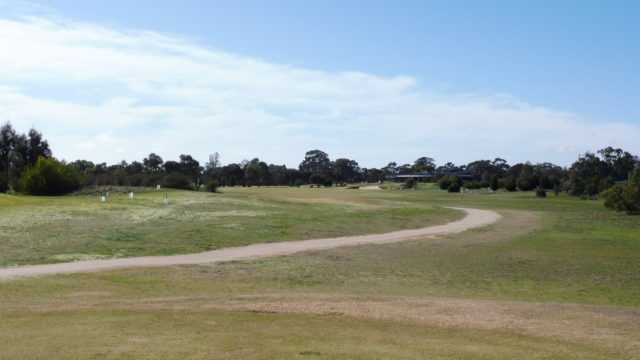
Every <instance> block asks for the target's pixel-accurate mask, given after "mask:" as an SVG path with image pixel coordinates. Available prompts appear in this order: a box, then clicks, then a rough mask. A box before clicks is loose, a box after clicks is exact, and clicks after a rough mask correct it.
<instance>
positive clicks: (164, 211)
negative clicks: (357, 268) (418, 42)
mask: <svg viewBox="0 0 640 360" xmlns="http://www.w3.org/2000/svg"><path fill="white" fill-rule="evenodd" d="M266 193H268V194H270V195H269V196H263V195H262V194H261V193H260V192H259V190H258V191H256V190H244V191H243V190H242V189H229V190H225V193H224V194H211V193H196V192H191V191H162V192H154V191H150V192H149V191H147V192H144V193H139V194H136V197H135V199H133V200H130V199H129V198H128V196H127V195H126V194H118V195H112V196H109V200H108V201H107V202H106V203H101V202H99V200H98V199H99V198H98V197H97V196H72V197H27V196H7V195H0V266H2V265H4V266H11V265H23V264H38V263H54V262H63V261H73V260H80V259H91V258H109V257H131V256H143V255H167V254H179V253H193V252H200V251H207V250H215V249H219V248H224V247H232V246H242V245H247V244H253V243H262V242H277V241H292V240H306V239H313V238H322V237H334V236H342V235H355V234H365V233H381V232H387V231H392V230H398V229H408V228H419V227H424V226H428V225H432V224H438V223H445V222H448V221H451V220H454V219H456V218H459V217H461V215H462V214H461V213H460V212H458V211H454V210H449V209H443V208H439V207H433V206H430V205H428V204H421V205H418V206H410V207H406V206H403V203H402V202H398V201H387V200H384V199H378V200H369V199H359V200H358V198H357V197H356V198H354V197H350V196H348V194H346V193H347V192H346V191H345V190H343V189H335V188H334V189H290V188H282V189H270V190H267V191H266ZM165 194H167V195H168V196H169V199H170V204H169V205H168V206H165V205H163V204H162V198H163V197H164V195H165Z"/></svg>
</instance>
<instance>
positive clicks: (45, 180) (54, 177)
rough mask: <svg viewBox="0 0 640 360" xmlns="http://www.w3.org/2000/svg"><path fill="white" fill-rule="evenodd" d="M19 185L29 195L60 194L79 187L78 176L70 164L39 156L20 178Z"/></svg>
mask: <svg viewBox="0 0 640 360" xmlns="http://www.w3.org/2000/svg"><path fill="white" fill-rule="evenodd" d="M20 187H21V189H22V190H23V191H25V192H26V193H28V194H31V195H61V194H66V193H69V192H71V191H73V190H75V189H77V188H79V187H80V176H79V175H78V172H77V171H76V170H75V169H74V168H73V167H71V166H69V165H67V164H65V163H63V162H60V161H58V160H56V159H54V158H45V157H39V158H38V160H36V163H35V165H34V166H33V167H32V168H30V169H28V170H26V171H25V172H24V173H23V174H22V177H21V178H20Z"/></svg>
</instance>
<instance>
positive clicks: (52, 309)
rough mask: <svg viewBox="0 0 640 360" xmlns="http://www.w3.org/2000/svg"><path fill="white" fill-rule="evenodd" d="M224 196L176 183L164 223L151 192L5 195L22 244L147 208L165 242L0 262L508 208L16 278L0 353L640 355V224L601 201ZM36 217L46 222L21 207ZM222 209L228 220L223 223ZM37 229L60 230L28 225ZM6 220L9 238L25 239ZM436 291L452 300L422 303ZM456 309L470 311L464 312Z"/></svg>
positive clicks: (391, 193) (242, 192)
mask: <svg viewBox="0 0 640 360" xmlns="http://www.w3.org/2000/svg"><path fill="white" fill-rule="evenodd" d="M224 191H225V192H224V193H223V194H204V193H200V194H198V193H192V192H170V193H169V194H170V197H171V198H172V199H175V201H174V202H173V203H172V204H171V209H170V210H168V211H169V212H168V214H162V215H160V216H159V217H157V218H156V217H154V216H155V215H154V216H150V215H148V212H149V211H151V210H149V209H148V208H152V210H153V209H155V208H154V206H155V204H156V202H158V200H159V199H156V197H157V196H158V194H156V193H153V192H151V193H148V194H141V195H140V199H139V200H140V202H139V203H138V202H136V203H135V204H131V203H130V202H127V201H128V199H125V198H123V199H115V200H113V201H110V202H109V203H108V204H106V205H107V206H106V207H101V205H105V204H99V203H98V202H97V200H96V199H94V198H93V197H92V198H84V197H69V198H58V199H54V200H58V201H60V202H59V203H57V205H51V204H49V202H48V201H44V200H47V199H35V198H30V197H2V198H0V212H2V211H5V212H4V213H2V214H10V216H13V219H16V220H15V223H16V224H21V222H22V224H23V225H15V224H14V225H13V226H22V227H21V229H22V231H23V232H24V234H23V237H22V241H26V242H27V243H30V244H35V243H37V242H36V241H35V238H37V237H38V236H39V235H38V234H39V233H40V232H43V233H47V232H49V233H51V234H53V235H55V233H57V232H58V231H60V227H61V226H63V225H61V224H66V225H65V226H67V227H68V229H69V232H70V233H71V234H72V235H73V234H75V235H73V236H71V238H74V237H75V238H82V237H83V236H84V237H86V236H87V234H91V230H92V228H93V227H95V226H96V225H95V224H96V223H97V224H104V226H105V228H109V226H113V224H118V223H122V222H123V221H124V220H123V219H131V218H136V217H139V218H142V219H144V221H142V222H140V223H138V225H137V226H145V225H144V224H148V226H149V228H150V229H151V230H149V231H156V230H153V227H154V226H160V229H159V230H157V232H156V233H155V234H156V235H155V237H156V238H157V239H148V238H138V237H137V236H136V235H135V234H139V233H138V232H135V231H130V230H126V225H122V226H120V227H117V228H116V229H110V230H107V234H108V236H109V238H106V237H101V238H99V239H98V240H96V241H95V242H93V243H91V244H90V245H87V247H85V248H83V247H78V248H68V247H69V246H71V245H69V244H76V242H69V241H68V240H57V241H68V242H66V243H65V245H64V246H62V245H61V246H60V251H59V252H57V251H58V250H57V248H55V246H54V247H53V248H51V247H47V246H44V247H43V248H41V249H38V250H37V251H40V252H41V253H42V254H43V255H38V256H42V258H39V257H37V256H31V255H20V256H18V255H16V254H22V253H21V252H20V251H18V250H16V249H17V248H12V247H4V248H3V250H5V251H9V254H10V255H5V254H4V253H3V254H2V255H0V256H5V259H7V260H5V263H12V262H18V260H19V259H22V261H24V262H30V261H33V262H40V261H45V260H44V259H46V261H52V260H51V259H52V258H51V256H54V255H59V254H72V255H73V254H78V255H73V256H80V254H85V256H98V255H99V254H103V255H104V256H111V255H112V254H114V253H116V251H115V250H114V249H119V250H118V251H122V253H121V254H124V255H126V254H141V253H154V252H153V251H156V250H150V249H147V250H136V251H138V252H135V251H133V250H126V249H129V248H128V246H129V245H131V247H132V248H135V247H142V248H143V249H144V246H142V245H143V244H145V243H146V242H150V244H152V246H150V248H153V247H158V249H161V250H157V253H169V252H172V251H175V252H188V251H191V250H202V249H208V247H207V246H214V247H216V246H233V245H234V244H243V243H249V242H253V241H286V240H292V239H297V238H300V239H302V238H311V237H320V236H335V235H342V234H346V233H365V232H381V231H388V230H391V229H398V228H405V227H419V226H424V225H425V224H430V223H442V222H446V221H448V220H450V219H453V218H455V217H459V216H460V214H459V213H457V212H453V211H448V210H442V209H441V208H440V206H468V207H477V208H486V209H493V210H496V211H498V212H500V213H501V214H502V215H503V216H504V220H503V221H501V222H499V223H497V224H495V225H492V226H489V227H486V228H482V229H476V230H472V231H468V232H465V233H462V234H457V235H450V236H445V237H442V238H438V239H425V240H415V241H407V242H403V243H397V244H385V245H366V246H357V247H347V248H337V249H331V250H324V251H311V252H306V253H301V254H295V255H290V256H282V257H275V258H268V259H261V260H253V261H234V262H228V263H222V264H213V265H197V266H175V267H165V268H142V269H127V270H119V271H109V272H100V273H94V274H72V275H58V276H53V277H43V278H37V279H19V280H11V281H4V282H0V304H1V305H0V318H1V319H2V321H0V358H15V357H21V358H43V357H51V356H53V357H55V358H194V359H198V358H221V359H224V358H256V359H270V358H292V359H296V358H300V359H307V358H309V359H313V358H319V359H322V358H325V359H342V358H353V359H358V358H362V359H376V358H379V359H387V358H394V359H395V358H397V359H404V358H406V359H415V358H439V359H465V358H469V359H476V358H480V359H483V358H486V359H501V358H527V359H537V358H540V359H547V358H549V359H563V358H566V359H575V358H581V359H582V358H584V359H637V358H638V356H637V354H638V353H640V346H638V344H640V218H639V217H637V216H627V215H624V214H620V213H615V212H612V211H609V210H606V209H605V208H604V207H603V206H602V203H601V202H599V201H583V200H578V199H575V198H571V197H568V196H565V195H561V196H559V197H555V196H554V195H550V197H549V198H547V199H537V198H535V196H534V194H533V193H502V192H500V193H496V194H490V195H483V194H449V193H446V192H441V191H438V190H436V189H435V188H434V187H432V186H430V185H429V186H426V187H424V186H423V187H422V190H416V191H411V190H407V191H401V190H397V189H393V190H383V191H367V190H344V189H309V188H300V189H297V188H244V189H242V188H237V189H226V190H224ZM137 200H138V199H136V201H137ZM138 206H139V207H138ZM108 207H113V208H115V210H108V209H109V208H108ZM21 208H22V209H23V210H24V212H20V211H23V210H20V211H18V212H16V211H17V210H19V209H21ZM34 209H37V210H38V211H41V212H40V213H39V214H43V215H42V217H40V216H38V217H36V218H34V219H31V218H29V217H28V216H26V215H25V216H18V215H16V214H18V213H20V214H27V213H28V212H29V211H33V210H34ZM158 209H159V211H167V209H166V208H163V207H162V206H158ZM58 210H62V212H63V213H67V215H66V216H69V217H71V218H74V217H75V216H79V217H81V218H83V219H93V220H86V221H83V222H88V223H86V224H83V225H82V224H78V225H74V226H77V227H79V228H74V226H72V225H70V224H71V223H72V222H70V221H66V222H65V221H61V222H60V223H59V222H56V221H53V220H52V219H53V217H54V214H55V213H56V212H57V211H58ZM153 211H156V210H153ZM224 211H226V212H227V213H226V214H227V216H221V215H220V213H221V212H224ZM123 212H124V214H122V213H123ZM94 213H99V214H102V215H104V219H102V220H98V219H95V218H92V216H93V215H92V214H94ZM229 214H232V215H229ZM55 216H58V215H55ZM167 218H173V219H167ZM213 218H215V221H212V220H211V219H213ZM2 219H3V220H2V221H4V217H3V218H2ZM177 219H180V220H177ZM160 220H163V221H169V225H166V227H162V226H163V225H158V224H159V222H156V221H160ZM39 221H40V222H42V223H46V222H47V221H49V222H48V224H49V225H48V226H50V227H49V228H48V227H47V226H45V225H29V224H30V223H29V222H36V223H38V222H39ZM91 221H95V223H91ZM100 221H104V223H102V222H100ZM81 223H82V222H81ZM212 223H213V225H212ZM2 224H3V225H2V226H7V225H6V224H7V223H6V222H3V223H2ZM333 224H335V225H333ZM327 227H328V228H327ZM32 228H33V229H35V230H30V229H32ZM219 228H222V230H220V229H219ZM2 229H3V235H0V238H1V239H3V242H2V244H3V246H5V245H4V244H7V242H10V241H8V240H10V239H9V237H3V236H5V235H4V229H5V228H4V227H3V228H2ZM216 229H217V230H216ZM36 230H37V231H36ZM212 231H213V232H214V233H215V234H216V235H215V237H213V236H211V235H210V234H211V232H212ZM17 233H18V232H16V234H17ZM226 237H229V238H228V239H227V238H226ZM62 238H63V236H62V234H61V235H60V236H59V237H57V238H56V239H62ZM213 239H216V240H215V241H214V240H213ZM260 239H262V240H260ZM171 241H173V242H174V244H173V247H172V246H171ZM80 243H81V242H80ZM99 244H102V245H99ZM114 244H115V245H114ZM141 244H142V245H141ZM194 244H196V245H194ZM100 246H103V247H104V248H101V247H100ZM52 249H56V251H53V250H52ZM122 249H125V250H122ZM29 251H36V250H32V249H30V250H29ZM62 251H63V252H62ZM127 251H131V252H127ZM145 251H146V252H145ZM29 254H30V253H29ZM91 254H98V255H91ZM73 256H71V258H73ZM69 259H70V258H66V259H65V258H64V257H63V258H59V259H58V260H56V261H67V260H69ZM314 299H315V300H314ZM318 299H319V300H318ZM327 299H328V300H327ZM433 299H436V300H437V301H442V302H445V303H446V302H447V301H449V300H451V301H452V302H453V305H451V307H448V308H445V309H444V310H443V309H440V308H438V307H437V306H435V305H424V306H422V307H418V308H415V307H413V305H411V304H412V303H414V302H417V303H420V302H424V301H426V302H427V304H429V301H432V300H433ZM314 301H315V302H314ZM398 301H399V302H398ZM434 301H435V300H434ZM459 301H462V302H461V303H459V304H458V303H457V302H459ZM500 301H506V302H509V303H508V304H506V305H505V304H502V303H500ZM371 302H374V303H376V304H378V303H380V304H383V305H384V304H394V306H398V307H400V310H402V311H403V313H405V314H408V315H407V316H406V317H402V316H398V317H395V315H393V313H388V312H386V310H384V309H386V308H384V307H383V308H382V309H383V310H379V311H378V312H376V311H375V308H372V309H373V310H372V311H371V313H368V312H366V311H360V310H359V309H362V308H365V307H367V306H370V304H371ZM456 304H457V305H456ZM376 306H377V305H376ZM474 306H485V307H486V308H482V307H481V309H485V310H478V311H479V312H480V313H482V312H483V311H487V312H491V311H496V314H497V315H496V320H495V321H498V322H497V325H496V326H494V327H491V326H489V327H483V326H480V325H478V324H476V323H474V322H473V321H471V320H473V318H474V316H475V313H474V312H473V311H471V310H473V309H474ZM342 307H347V308H349V307H351V310H353V311H352V312H350V311H351V310H349V311H348V309H347V310H345V309H344V308H342ZM501 307H505V309H504V310H501ZM289 308H290V309H299V310H287V309H289ZM307 308H308V309H307ZM283 309H284V310H283ZM300 309H301V310H300ZM438 309H439V310H438ZM536 309H537V310H536ZM358 311H360V312H358ZM500 311H502V312H500ZM425 312H426V314H427V315H428V316H427V317H426V318H420V317H419V314H421V313H425ZM457 313H462V314H465V315H464V316H462V317H461V319H462V320H460V319H459V318H456V314H457ZM505 314H507V315H509V316H511V315H513V317H508V316H506V315H505ZM502 315H505V316H506V317H505V319H503V320H499V318H500V316H502ZM467 316H468V317H469V319H471V320H470V322H469V323H465V320H464V319H466V317H467ZM441 318H442V319H445V320H443V321H439V320H438V319H441ZM419 319H422V320H419ZM425 319H426V320H425ZM434 319H435V320H434ZM452 319H457V320H455V321H453V320H452ZM414 320H415V321H414ZM448 321H449V322H448ZM460 321H462V322H460ZM480 324H484V323H483V322H480ZM556 327H557V328H556ZM18 355H20V356H18Z"/></svg>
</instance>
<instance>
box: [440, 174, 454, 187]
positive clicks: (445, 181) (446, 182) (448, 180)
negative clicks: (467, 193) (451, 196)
mask: <svg viewBox="0 0 640 360" xmlns="http://www.w3.org/2000/svg"><path fill="white" fill-rule="evenodd" d="M451 183H452V181H451V177H449V176H445V177H443V178H440V180H438V186H439V187H440V189H441V190H447V189H448V188H449V186H451Z"/></svg>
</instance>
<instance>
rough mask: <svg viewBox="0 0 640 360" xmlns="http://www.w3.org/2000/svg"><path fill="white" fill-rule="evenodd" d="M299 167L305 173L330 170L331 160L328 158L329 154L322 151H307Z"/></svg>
mask: <svg viewBox="0 0 640 360" xmlns="http://www.w3.org/2000/svg"><path fill="white" fill-rule="evenodd" d="M299 169H300V171H302V172H303V173H305V174H314V173H321V172H331V160H329V155H327V153H326V152H324V151H320V150H311V151H307V153H306V154H305V155H304V160H303V161H302V162H301V163H300V166H299Z"/></svg>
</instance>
